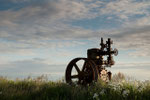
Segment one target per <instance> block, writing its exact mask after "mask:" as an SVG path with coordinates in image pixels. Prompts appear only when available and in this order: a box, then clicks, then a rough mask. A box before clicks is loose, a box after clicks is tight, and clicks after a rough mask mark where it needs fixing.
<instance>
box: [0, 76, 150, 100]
mask: <svg viewBox="0 0 150 100" xmlns="http://www.w3.org/2000/svg"><path fill="white" fill-rule="evenodd" d="M0 100H150V81H145V82H140V81H136V80H133V79H129V78H126V77H124V75H123V74H118V75H114V76H113V79H112V81H111V82H109V83H107V84H106V83H104V82H101V81H98V82H96V83H93V84H92V85H88V86H79V85H75V84H74V85H72V86H71V85H68V84H66V83H65V82H63V81H57V82H52V81H48V80H47V79H44V78H43V76H42V77H38V78H36V79H31V78H30V77H29V78H27V79H24V80H19V79H16V80H8V79H7V78H3V77H0Z"/></svg>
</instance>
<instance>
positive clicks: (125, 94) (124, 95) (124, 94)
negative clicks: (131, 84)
mask: <svg viewBox="0 0 150 100" xmlns="http://www.w3.org/2000/svg"><path fill="white" fill-rule="evenodd" d="M129 93H130V91H129V90H124V91H123V92H122V95H123V97H126V96H128V95H129Z"/></svg>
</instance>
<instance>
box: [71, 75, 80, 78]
mask: <svg viewBox="0 0 150 100" xmlns="http://www.w3.org/2000/svg"><path fill="white" fill-rule="evenodd" d="M78 77H79V76H78V75H72V76H71V78H78Z"/></svg>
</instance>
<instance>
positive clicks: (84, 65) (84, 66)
mask: <svg viewBox="0 0 150 100" xmlns="http://www.w3.org/2000/svg"><path fill="white" fill-rule="evenodd" d="M86 65H87V63H86V61H85V62H84V64H83V68H82V72H83V71H84V70H85V68H86Z"/></svg>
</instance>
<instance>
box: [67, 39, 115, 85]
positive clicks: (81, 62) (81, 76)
mask: <svg viewBox="0 0 150 100" xmlns="http://www.w3.org/2000/svg"><path fill="white" fill-rule="evenodd" d="M112 44H113V41H112V40H111V39H110V38H108V40H107V41H106V43H104V42H103V38H101V43H100V48H91V49H88V50H87V58H82V57H81V58H75V59H73V60H72V61H70V62H69V64H68V66H67V68H66V73H65V80H66V82H67V83H69V84H72V83H77V84H81V85H86V84H90V83H92V82H93V81H97V80H98V79H101V80H103V81H105V82H108V81H109V80H111V75H112V74H111V72H110V71H107V70H106V67H111V66H112V65H114V64H115V61H114V60H113V55H115V56H117V55H118V50H117V49H112V48H111V45H112ZM104 58H105V59H106V58H107V59H106V60H105V59H104Z"/></svg>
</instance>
